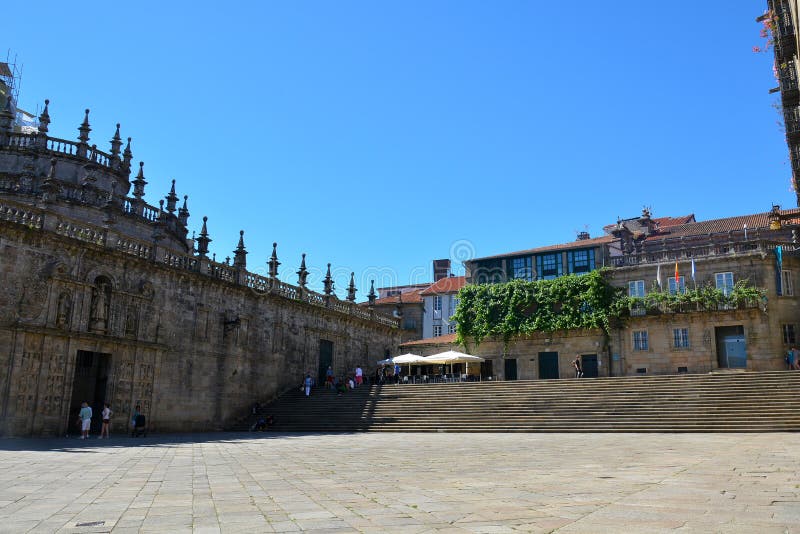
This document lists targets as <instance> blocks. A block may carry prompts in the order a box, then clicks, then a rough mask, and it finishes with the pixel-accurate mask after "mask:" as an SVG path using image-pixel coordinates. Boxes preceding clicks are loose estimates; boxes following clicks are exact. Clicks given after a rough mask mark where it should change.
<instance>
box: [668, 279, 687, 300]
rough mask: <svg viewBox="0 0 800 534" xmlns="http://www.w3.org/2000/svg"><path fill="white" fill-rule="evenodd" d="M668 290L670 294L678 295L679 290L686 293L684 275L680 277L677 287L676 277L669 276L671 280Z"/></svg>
mask: <svg viewBox="0 0 800 534" xmlns="http://www.w3.org/2000/svg"><path fill="white" fill-rule="evenodd" d="M667 290H668V291H669V294H670V295H677V294H678V291H680V293H681V294H684V293H686V278H685V277H683V276H679V277H678V286H677V288H676V287H675V277H674V276H671V277H670V278H669V282H668V283H667Z"/></svg>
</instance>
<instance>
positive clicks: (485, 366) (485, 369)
mask: <svg viewBox="0 0 800 534" xmlns="http://www.w3.org/2000/svg"><path fill="white" fill-rule="evenodd" d="M481 377H483V378H484V379H485V378H489V377H492V378H494V372H492V360H486V361H485V362H481Z"/></svg>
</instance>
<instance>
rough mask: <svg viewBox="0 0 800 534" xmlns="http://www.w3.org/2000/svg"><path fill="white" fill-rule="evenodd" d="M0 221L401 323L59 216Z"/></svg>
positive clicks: (27, 209)
mask: <svg viewBox="0 0 800 534" xmlns="http://www.w3.org/2000/svg"><path fill="white" fill-rule="evenodd" d="M0 221H7V222H10V223H13V224H17V225H20V226H24V227H26V228H29V229H31V230H37V231H52V232H54V233H56V234H58V235H60V236H63V237H67V238H70V239H76V240H78V241H82V242H84V243H90V244H92V245H96V246H100V247H107V248H112V249H114V250H116V251H118V252H121V253H124V254H127V255H130V256H135V257H137V258H140V259H142V260H149V261H156V262H157V263H161V264H163V265H166V266H168V267H170V268H175V269H180V270H184V271H191V272H195V273H198V274H203V275H206V276H211V277H213V278H216V279H218V280H221V281H223V282H227V283H231V284H237V285H243V286H245V287H249V288H251V289H252V290H254V291H256V292H257V293H261V294H264V295H274V296H278V297H282V298H286V299H290V300H298V301H301V302H304V303H306V304H309V305H311V306H316V307H320V308H326V309H328V310H331V311H334V312H336V313H341V314H344V315H348V316H351V317H356V318H358V319H363V320H367V321H375V322H377V323H379V324H381V325H384V326H388V327H393V328H398V327H399V325H400V323H399V320H398V319H395V318H394V317H390V316H386V315H382V314H379V313H375V312H374V311H373V310H369V309H366V308H363V307H361V306H359V305H357V304H355V303H353V302H349V301H345V300H339V299H338V298H337V297H336V296H331V297H328V298H326V296H324V295H322V294H320V293H316V292H314V291H309V290H308V289H305V288H302V289H301V288H299V287H297V286H293V285H291V284H287V283H285V282H282V281H280V280H278V279H277V278H268V277H265V276H261V275H258V274H255V273H251V272H248V271H246V270H240V269H237V268H235V267H233V266H231V265H229V264H226V263H219V262H216V261H211V260H208V259H206V258H200V257H198V256H193V255H190V254H176V253H175V252H172V251H169V250H165V249H163V248H161V249H159V247H158V246H157V245H156V244H155V243H146V242H144V241H140V240H137V239H134V238H131V237H127V236H119V235H116V234H114V233H113V231H112V230H108V229H105V228H101V227H99V226H94V225H91V224H88V223H83V222H77V221H73V220H70V219H67V218H66V217H63V216H61V215H59V214H55V213H53V212H48V211H45V210H42V209H39V208H35V207H32V206H25V205H23V204H18V203H16V202H11V201H4V202H1V203H0Z"/></svg>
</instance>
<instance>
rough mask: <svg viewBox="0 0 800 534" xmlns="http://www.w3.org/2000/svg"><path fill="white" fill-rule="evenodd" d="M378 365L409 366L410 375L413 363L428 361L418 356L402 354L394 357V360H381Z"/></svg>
mask: <svg viewBox="0 0 800 534" xmlns="http://www.w3.org/2000/svg"><path fill="white" fill-rule="evenodd" d="M378 363H379V364H382V365H394V364H398V365H404V364H408V374H409V375H410V374H411V364H412V363H427V360H426V359H425V358H423V357H422V356H419V355H417V354H411V353H408V354H401V355H400V356H394V357H393V358H386V359H385V360H381V361H379V362H378Z"/></svg>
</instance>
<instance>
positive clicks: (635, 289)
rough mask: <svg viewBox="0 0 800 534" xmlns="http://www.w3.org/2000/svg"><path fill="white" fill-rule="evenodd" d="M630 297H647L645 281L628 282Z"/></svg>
mask: <svg viewBox="0 0 800 534" xmlns="http://www.w3.org/2000/svg"><path fill="white" fill-rule="evenodd" d="M628 296H629V297H639V298H643V297H644V296H645V289H644V280H631V281H630V282H628Z"/></svg>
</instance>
